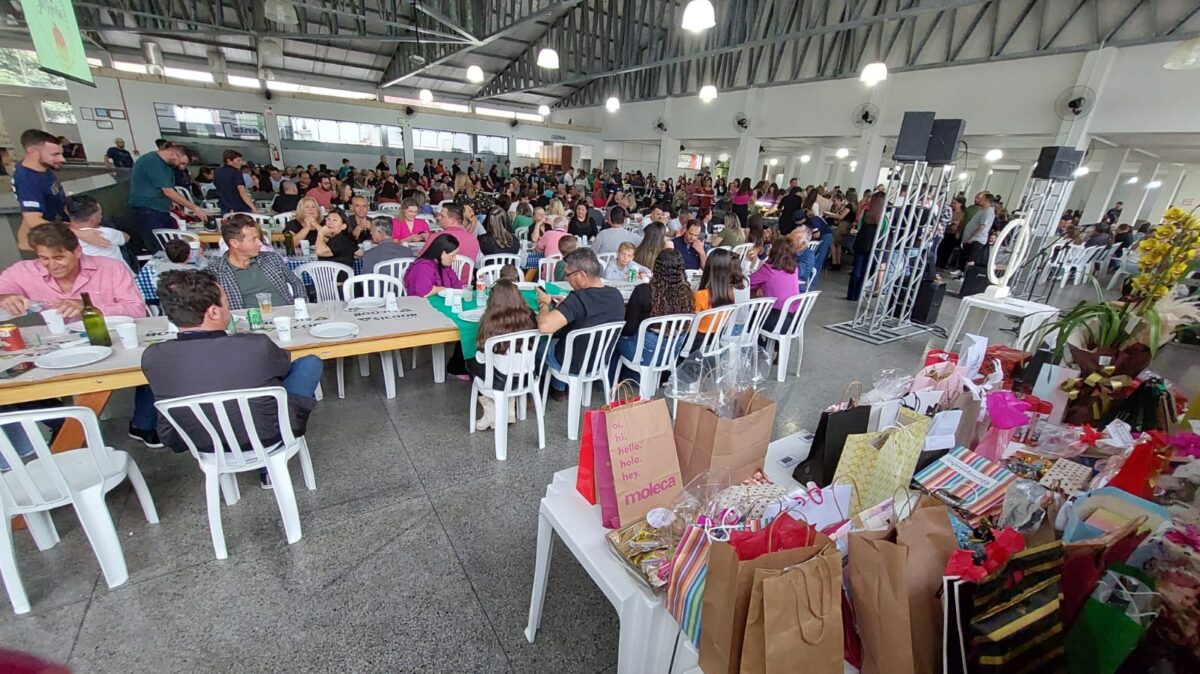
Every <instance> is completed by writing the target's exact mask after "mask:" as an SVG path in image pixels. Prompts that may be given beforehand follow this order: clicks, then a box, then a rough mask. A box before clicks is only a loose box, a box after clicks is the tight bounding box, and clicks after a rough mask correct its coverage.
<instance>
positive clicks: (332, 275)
mask: <svg viewBox="0 0 1200 674" xmlns="http://www.w3.org/2000/svg"><path fill="white" fill-rule="evenodd" d="M304 274H308V278H310V279H311V280H312V284H313V287H314V288H316V290H317V301H318V302H328V301H330V300H335V301H336V300H337V299H339V298H338V277H339V276H341V275H342V274H345V275H346V276H347V277H350V276H354V268H353V267H347V266H346V265H344V264H342V263H340V262H320V261H318V262H305V263H304V264H302V265H300V266H299V267H296V276H303V275H304ZM301 280H303V279H301Z"/></svg>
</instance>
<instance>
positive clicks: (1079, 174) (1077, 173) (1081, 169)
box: [1072, 166, 1091, 178]
mask: <svg viewBox="0 0 1200 674" xmlns="http://www.w3.org/2000/svg"><path fill="white" fill-rule="evenodd" d="M1089 173H1091V169H1089V168H1088V167H1086V166H1080V167H1079V168H1077V169H1075V170H1074V171H1073V172H1072V174H1073V175H1074V176H1075V177H1076V178H1082V177H1084V176H1085V175H1087V174H1089Z"/></svg>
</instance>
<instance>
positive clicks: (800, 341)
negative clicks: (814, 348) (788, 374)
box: [796, 332, 804, 377]
mask: <svg viewBox="0 0 1200 674" xmlns="http://www.w3.org/2000/svg"><path fill="white" fill-rule="evenodd" d="M796 343H797V346H796V376H797V377H799V376H800V365H801V364H802V363H804V333H803V332H801V333H800V334H799V335H796Z"/></svg>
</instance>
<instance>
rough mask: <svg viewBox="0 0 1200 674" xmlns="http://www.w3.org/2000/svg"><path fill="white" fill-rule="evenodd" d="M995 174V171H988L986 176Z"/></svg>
mask: <svg viewBox="0 0 1200 674" xmlns="http://www.w3.org/2000/svg"><path fill="white" fill-rule="evenodd" d="M995 173H996V172H995V171H993V170H992V169H988V175H993V174H995Z"/></svg>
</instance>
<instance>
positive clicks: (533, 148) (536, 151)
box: [517, 138, 544, 157]
mask: <svg viewBox="0 0 1200 674" xmlns="http://www.w3.org/2000/svg"><path fill="white" fill-rule="evenodd" d="M542 145H544V143H542V141H540V140H530V139H528V138H518V139H517V156H518V157H541V156H542Z"/></svg>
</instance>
